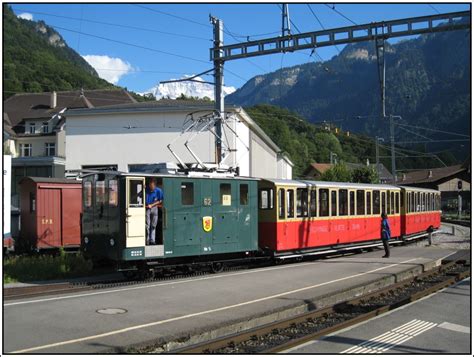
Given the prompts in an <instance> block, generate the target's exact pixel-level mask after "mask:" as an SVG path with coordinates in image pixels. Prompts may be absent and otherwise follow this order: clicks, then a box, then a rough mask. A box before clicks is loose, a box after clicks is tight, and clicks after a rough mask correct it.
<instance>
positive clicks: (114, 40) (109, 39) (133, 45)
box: [50, 25, 247, 82]
mask: <svg viewBox="0 0 474 357" xmlns="http://www.w3.org/2000/svg"><path fill="white" fill-rule="evenodd" d="M50 26H51V27H53V28H56V29H60V30H63V31H68V32H73V33H81V34H82V35H85V36H89V37H93V38H98V39H101V40H104V41H109V42H113V43H118V44H121V45H124V46H130V47H135V48H140V49H143V50H147V51H152V52H156V53H161V54H165V55H168V56H173V57H177V58H181V59H186V60H189V61H194V62H199V63H205V64H209V61H205V60H201V59H197V58H193V57H189V56H185V55H181V54H177V53H172V52H168V51H163V50H158V49H156V48H151V47H146V46H142V45H137V44H134V43H129V42H124V41H120V40H116V39H112V38H108V37H104V36H99V35H94V34H91V33H86V32H82V31H77V30H72V29H68V28H65V27H62V26H57V25H50ZM227 72H229V73H230V74H232V75H233V76H235V77H237V78H240V79H241V80H243V81H245V82H246V81H247V79H245V78H243V77H242V76H240V75H239V74H237V73H235V72H233V71H230V70H228V69H227Z"/></svg>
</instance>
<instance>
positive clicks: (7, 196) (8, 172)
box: [2, 155, 12, 237]
mask: <svg viewBox="0 0 474 357" xmlns="http://www.w3.org/2000/svg"><path fill="white" fill-rule="evenodd" d="M11 183H12V157H11V156H10V155H3V187H2V188H3V190H2V191H3V236H4V237H5V236H8V235H9V234H10V229H11V223H10V222H11V221H10V220H11V216H10V208H11Z"/></svg>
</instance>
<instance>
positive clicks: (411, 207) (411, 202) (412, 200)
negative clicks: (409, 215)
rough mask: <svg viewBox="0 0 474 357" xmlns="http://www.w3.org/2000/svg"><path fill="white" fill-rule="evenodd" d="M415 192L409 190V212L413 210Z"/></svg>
mask: <svg viewBox="0 0 474 357" xmlns="http://www.w3.org/2000/svg"><path fill="white" fill-rule="evenodd" d="M415 207H416V205H415V192H410V212H415Z"/></svg>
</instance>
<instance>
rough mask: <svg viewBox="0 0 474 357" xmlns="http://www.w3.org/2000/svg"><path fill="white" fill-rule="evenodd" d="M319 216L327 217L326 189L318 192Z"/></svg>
mask: <svg viewBox="0 0 474 357" xmlns="http://www.w3.org/2000/svg"><path fill="white" fill-rule="evenodd" d="M319 216H320V217H327V216H329V190H328V189H320V190H319Z"/></svg>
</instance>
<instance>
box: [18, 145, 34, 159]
mask: <svg viewBox="0 0 474 357" xmlns="http://www.w3.org/2000/svg"><path fill="white" fill-rule="evenodd" d="M32 153H33V148H32V146H31V144H20V154H21V156H23V157H27V156H32Z"/></svg>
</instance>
